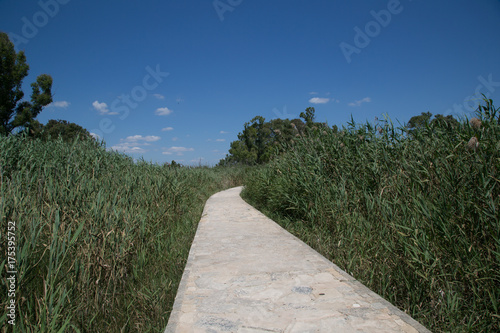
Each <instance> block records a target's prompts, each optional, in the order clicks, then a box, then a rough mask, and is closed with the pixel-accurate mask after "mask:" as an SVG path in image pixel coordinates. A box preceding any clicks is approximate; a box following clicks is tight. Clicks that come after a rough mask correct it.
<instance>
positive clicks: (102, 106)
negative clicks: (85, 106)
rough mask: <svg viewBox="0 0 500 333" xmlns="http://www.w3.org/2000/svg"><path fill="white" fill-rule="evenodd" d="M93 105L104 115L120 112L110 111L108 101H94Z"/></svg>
mask: <svg viewBox="0 0 500 333" xmlns="http://www.w3.org/2000/svg"><path fill="white" fill-rule="evenodd" d="M92 106H93V107H94V109H96V110H97V111H99V113H100V114H101V115H102V116H104V115H108V116H113V115H117V114H118V112H110V111H109V109H108V104H106V103H99V102H98V101H94V103H92Z"/></svg>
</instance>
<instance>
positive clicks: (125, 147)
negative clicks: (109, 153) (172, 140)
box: [111, 135, 161, 154]
mask: <svg viewBox="0 0 500 333" xmlns="http://www.w3.org/2000/svg"><path fill="white" fill-rule="evenodd" d="M160 139H161V138H160V137H159V136H154V135H147V136H142V135H132V136H128V137H126V138H125V139H120V143H118V144H116V145H114V146H112V147H111V149H113V150H117V151H121V152H124V153H128V154H142V153H145V152H147V150H145V149H143V148H141V146H150V145H151V143H150V142H155V141H158V140H160Z"/></svg>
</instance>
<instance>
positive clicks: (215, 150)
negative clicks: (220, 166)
mask: <svg viewBox="0 0 500 333" xmlns="http://www.w3.org/2000/svg"><path fill="white" fill-rule="evenodd" d="M212 153H220V150H217V149H214V150H212Z"/></svg>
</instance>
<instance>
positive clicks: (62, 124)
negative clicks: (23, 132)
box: [30, 119, 94, 142]
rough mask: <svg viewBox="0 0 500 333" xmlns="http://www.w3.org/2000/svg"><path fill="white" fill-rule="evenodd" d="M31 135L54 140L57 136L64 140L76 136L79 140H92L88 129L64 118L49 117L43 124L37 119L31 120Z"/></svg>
mask: <svg viewBox="0 0 500 333" xmlns="http://www.w3.org/2000/svg"><path fill="white" fill-rule="evenodd" d="M30 135H31V136H33V137H35V138H40V139H42V140H44V141H47V140H56V139H57V138H58V137H59V136H60V137H61V138H62V139H63V141H65V142H72V141H74V140H75V139H76V138H77V137H78V138H79V139H80V140H93V139H94V138H93V137H92V136H91V135H90V133H89V131H87V130H86V129H85V128H83V127H81V126H80V125H78V124H75V123H71V122H69V121H66V120H54V119H50V120H49V121H48V122H47V124H45V125H43V124H41V123H39V122H38V121H36V120H34V121H33V127H32V131H31V133H30Z"/></svg>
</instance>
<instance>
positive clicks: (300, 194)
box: [243, 100, 500, 332]
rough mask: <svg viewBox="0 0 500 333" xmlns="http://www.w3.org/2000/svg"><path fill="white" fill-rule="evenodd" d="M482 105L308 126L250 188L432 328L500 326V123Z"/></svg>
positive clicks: (286, 221)
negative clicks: (461, 117)
mask: <svg viewBox="0 0 500 333" xmlns="http://www.w3.org/2000/svg"><path fill="white" fill-rule="evenodd" d="M478 111H479V115H478V118H473V119H471V121H470V122H467V121H462V122H457V123H454V124H453V126H451V125H450V124H447V123H446V122H445V123H443V122H442V121H439V120H438V121H436V122H434V124H432V125H430V124H427V126H420V128H419V129H418V130H414V131H412V132H411V135H409V130H408V128H407V127H403V128H395V127H394V126H393V125H392V123H390V122H389V121H384V122H380V123H379V124H376V125H371V124H361V125H356V124H354V123H353V122H352V123H350V124H348V126H347V127H345V128H343V130H341V131H339V132H338V133H334V131H332V130H330V129H325V130H324V131H319V132H315V133H311V134H310V135H308V136H307V137H304V138H301V139H300V140H296V142H295V144H294V145H293V146H290V147H288V149H287V152H286V153H284V154H282V155H281V156H280V157H278V158H276V159H274V160H273V161H271V162H270V163H269V164H267V165H265V166H261V167H259V168H258V169H256V170H255V171H254V174H253V175H251V176H250V177H248V181H247V182H246V188H245V190H244V192H243V195H244V196H245V198H246V199H247V200H249V201H250V202H251V203H252V204H253V205H255V206H256V207H257V208H260V209H263V210H264V211H265V212H268V213H269V214H271V217H273V218H275V219H277V220H279V221H281V223H283V225H284V226H285V227H286V228H287V229H288V230H290V231H291V232H292V233H294V234H295V235H297V236H298V237H299V238H301V239H303V240H304V241H306V242H307V243H309V244H310V245H311V246H312V247H313V248H315V249H316V250H318V251H319V252H320V253H322V254H324V255H325V256H326V257H328V258H330V259H332V260H333V262H335V263H336V264H337V265H339V266H340V267H341V268H342V269H344V270H346V271H347V272H348V273H350V274H352V275H353V276H354V277H356V278H357V279H358V280H360V281H361V282H362V283H364V284H365V285H367V286H368V287H370V288H371V289H372V290H374V291H375V292H377V293H379V294H380V295H382V296H383V297H385V298H386V299H388V300H389V301H390V302H391V303H393V304H395V305H396V306H398V307H399V308H401V309H403V310H404V311H406V312H407V313H409V314H410V315H412V316H413V317H414V318H415V319H417V320H419V321H420V322H421V323H422V324H424V325H426V326H427V327H429V328H430V329H431V330H433V331H443V332H463V331H475V332H480V331H481V332H498V331H499V330H500V324H499V323H500V312H499V308H498V307H499V305H500V304H499V302H500V288H499V286H500V220H499V217H500V214H499V209H500V207H499V205H500V124H499V121H498V116H499V114H498V109H495V108H494V107H493V104H492V102H491V100H487V101H486V105H485V106H481V107H480V108H479V110H478ZM450 129H453V130H450Z"/></svg>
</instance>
